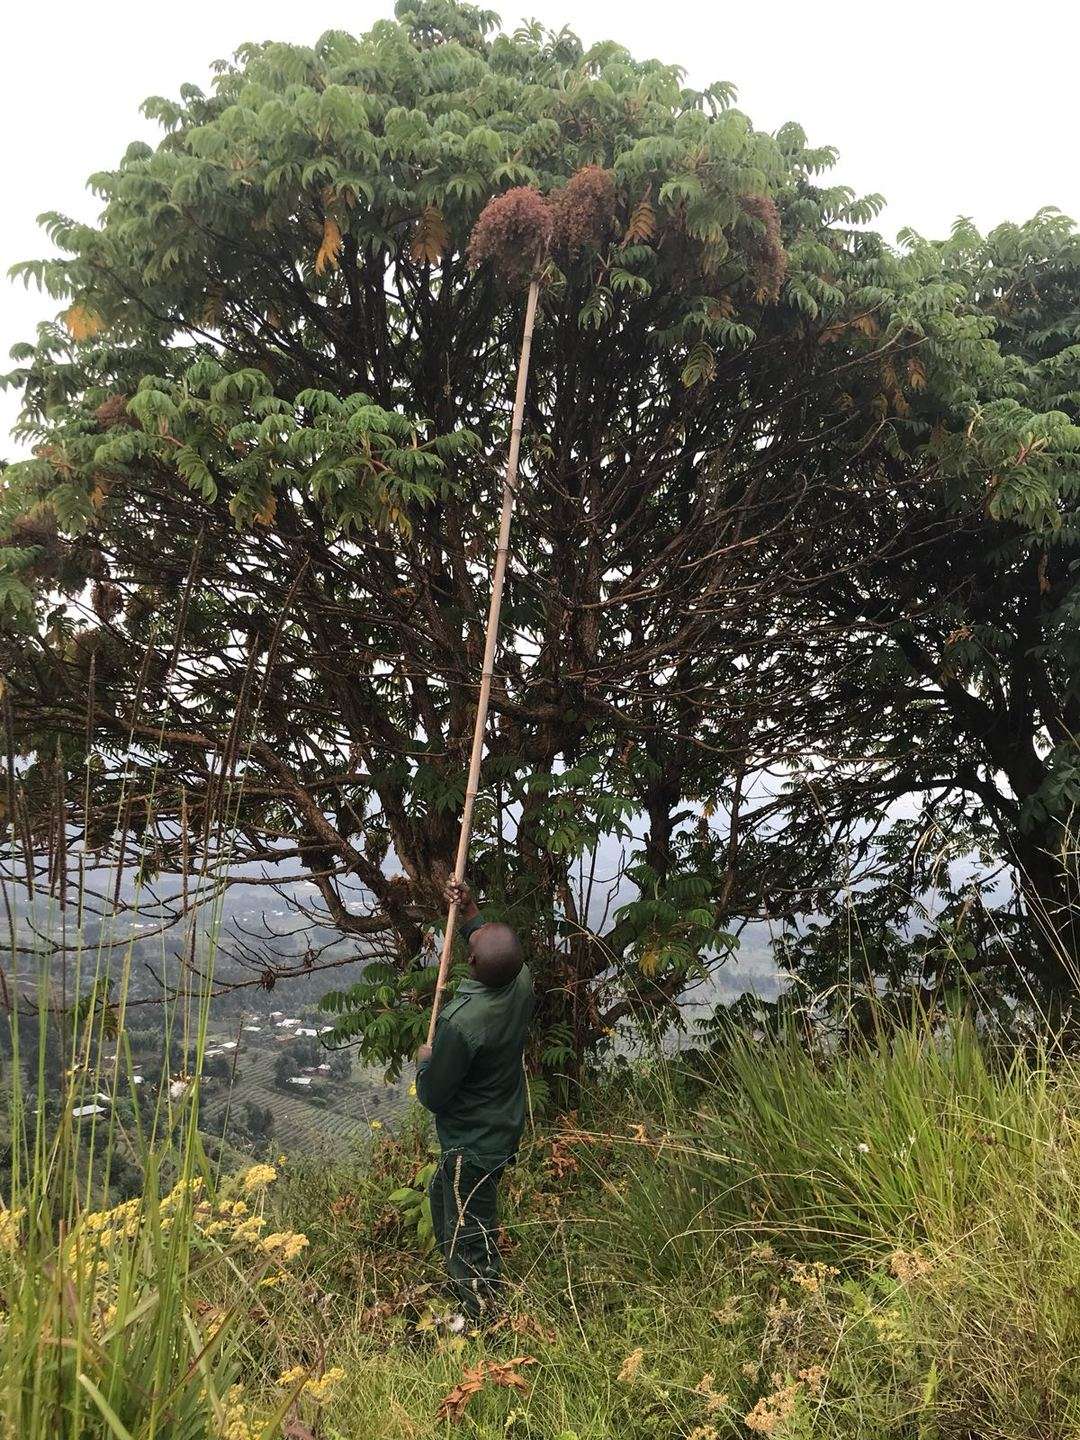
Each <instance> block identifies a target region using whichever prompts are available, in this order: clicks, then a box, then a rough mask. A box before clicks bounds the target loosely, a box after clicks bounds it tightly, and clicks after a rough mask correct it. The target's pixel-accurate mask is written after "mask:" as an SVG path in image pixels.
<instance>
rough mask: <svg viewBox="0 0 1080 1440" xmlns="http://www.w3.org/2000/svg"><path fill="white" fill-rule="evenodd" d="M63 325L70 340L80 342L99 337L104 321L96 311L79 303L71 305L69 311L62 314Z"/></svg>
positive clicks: (103, 327)
mask: <svg viewBox="0 0 1080 1440" xmlns="http://www.w3.org/2000/svg"><path fill="white" fill-rule="evenodd" d="M64 324H65V325H66V326H67V328H68V331H69V333H70V335H71V338H72V339H73V340H76V341H80V342H81V341H83V340H92V339H93V338H94V336H95V335H100V334H101V332H102V330H104V329H105V321H104V320H103V319H102V318H101V316H100V315H99V314H98V313H97V311H96V310H91V309H89V308H88V307H87V306H86V305H82V304H80V303H76V304H74V305H72V307H71V309H70V310H66V311H65V312H64Z"/></svg>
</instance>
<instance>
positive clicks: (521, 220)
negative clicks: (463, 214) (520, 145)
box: [469, 185, 552, 283]
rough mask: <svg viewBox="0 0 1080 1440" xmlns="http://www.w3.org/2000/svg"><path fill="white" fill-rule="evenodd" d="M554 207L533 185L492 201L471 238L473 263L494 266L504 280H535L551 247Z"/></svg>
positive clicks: (518, 188) (471, 259)
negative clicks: (540, 265)
mask: <svg viewBox="0 0 1080 1440" xmlns="http://www.w3.org/2000/svg"><path fill="white" fill-rule="evenodd" d="M551 232H552V214H551V207H550V205H549V204H548V203H547V201H546V200H545V199H544V197H543V196H542V195H541V194H540V192H539V191H538V190H536V189H534V187H533V186H532V185H517V186H515V187H514V189H513V190H507V191H506V192H505V193H504V194H502V195H496V197H495V198H494V199H493V200H489V201H488V203H487V204H486V205H485V206H484V208H483V210H481V212H480V218H479V219H478V220H477V222H476V224H475V225H474V226H473V232H472V235H471V236H470V238H469V263H470V264H471V265H482V264H484V263H485V261H487V262H490V263H491V264H492V265H494V267H495V269H496V270H497V271H498V272H499V274H500V275H501V276H502V277H503V279H504V280H507V281H510V282H511V283H513V282H515V281H525V280H529V279H531V277H532V275H533V274H534V273H535V271H536V269H537V267H538V265H539V264H540V262H541V260H542V259H543V257H544V255H545V254H546V253H547V250H548V247H549V246H550V244H551Z"/></svg>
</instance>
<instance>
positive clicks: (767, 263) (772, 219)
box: [739, 195, 787, 301]
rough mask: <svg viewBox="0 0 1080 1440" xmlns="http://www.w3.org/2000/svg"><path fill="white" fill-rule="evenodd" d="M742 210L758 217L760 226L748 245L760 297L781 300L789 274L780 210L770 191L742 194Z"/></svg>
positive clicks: (755, 218)
mask: <svg viewBox="0 0 1080 1440" xmlns="http://www.w3.org/2000/svg"><path fill="white" fill-rule="evenodd" d="M739 204H740V205H741V206H742V209H743V213H744V214H746V215H749V216H750V218H751V219H752V220H756V221H757V222H758V224H759V225H760V226H761V230H760V232H759V233H758V234H756V235H755V237H754V239H753V240H752V241H751V242H749V243H748V244H747V245H746V247H745V250H746V256H747V259H748V260H749V262H750V275H751V278H752V279H753V281H754V284H755V287H756V288H757V290H758V293H759V294H760V295H761V298H762V299H764V300H774V301H775V300H778V299H779V298H780V287H781V285H783V283H784V276H785V275H786V274H787V251H786V250H785V249H784V245H783V241H782V240H781V239H780V212H779V210H778V209H777V208H776V201H775V200H773V198H772V197H771V196H770V195H742V196H740V197H739Z"/></svg>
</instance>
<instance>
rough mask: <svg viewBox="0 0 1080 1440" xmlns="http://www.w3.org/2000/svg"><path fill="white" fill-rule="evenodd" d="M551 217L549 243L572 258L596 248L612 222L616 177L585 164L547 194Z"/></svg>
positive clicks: (611, 225)
mask: <svg viewBox="0 0 1080 1440" xmlns="http://www.w3.org/2000/svg"><path fill="white" fill-rule="evenodd" d="M548 198H549V203H550V205H551V212H552V215H553V217H554V230H553V234H552V245H553V248H554V249H556V250H562V251H565V252H566V254H567V255H568V256H569V257H570V258H573V257H574V256H575V255H577V254H579V253H580V252H581V251H582V250H585V249H593V250H595V249H598V248H599V247H600V246H601V245H602V244H603V243H604V241H605V240H607V239H608V237H609V236H610V234H611V231H612V228H613V226H614V224H615V181H614V178H613V177H612V174H611V171H610V170H604V169H603V168H602V167H601V166H599V165H586V166H585V168H584V169H582V170H579V171H578V172H577V174H576V175H573V176H571V178H570V179H569V180H568V181H567V183H566V184H565V185H564V186H563V187H562V189H561V190H555V191H553V192H552V194H551V195H550V196H549V197H548Z"/></svg>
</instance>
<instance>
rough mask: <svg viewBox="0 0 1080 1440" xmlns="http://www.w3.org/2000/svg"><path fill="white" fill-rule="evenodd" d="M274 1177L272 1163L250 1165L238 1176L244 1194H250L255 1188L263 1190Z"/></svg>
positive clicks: (275, 1176)
mask: <svg viewBox="0 0 1080 1440" xmlns="http://www.w3.org/2000/svg"><path fill="white" fill-rule="evenodd" d="M276 1179H277V1171H276V1170H275V1169H274V1167H273V1165H252V1166H251V1168H250V1169H249V1170H245V1171H244V1173H243V1175H242V1176H241V1177H240V1188H241V1189H242V1190H243V1192H244V1194H245V1195H252V1194H254V1193H255V1191H256V1190H265V1189H266V1187H267V1186H268V1185H272V1184H273V1183H274V1181H275V1180H276Z"/></svg>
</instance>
